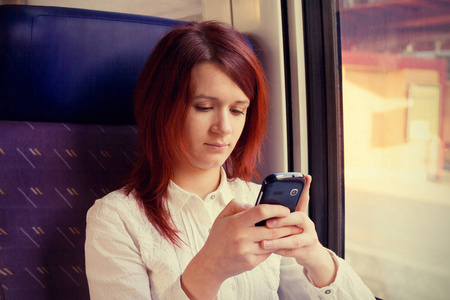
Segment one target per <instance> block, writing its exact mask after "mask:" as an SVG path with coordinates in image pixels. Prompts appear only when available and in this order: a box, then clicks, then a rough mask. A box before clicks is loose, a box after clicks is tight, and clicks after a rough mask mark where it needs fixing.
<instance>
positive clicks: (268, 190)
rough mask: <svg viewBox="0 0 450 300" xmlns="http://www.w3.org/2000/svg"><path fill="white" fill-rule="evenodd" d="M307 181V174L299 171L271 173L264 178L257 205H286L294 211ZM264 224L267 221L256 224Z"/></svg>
mask: <svg viewBox="0 0 450 300" xmlns="http://www.w3.org/2000/svg"><path fill="white" fill-rule="evenodd" d="M305 182H306V181H305V176H304V175H303V174H302V173H298V172H287V173H274V174H271V175H269V176H267V177H266V178H265V179H264V181H263V183H262V186H261V190H260V191H259V195H258V199H257V200H256V204H255V205H259V204H278V205H284V206H286V207H288V208H289V209H290V211H291V212H293V211H295V208H296V207H297V204H298V201H299V200H300V195H301V194H302V191H303V187H304V186H305ZM264 224H265V221H262V222H259V223H258V224H256V225H257V226H260V225H264Z"/></svg>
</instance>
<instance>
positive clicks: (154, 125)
mask: <svg viewBox="0 0 450 300" xmlns="http://www.w3.org/2000/svg"><path fill="white" fill-rule="evenodd" d="M205 61H211V62H215V63H218V64H220V65H222V66H223V67H224V70H225V72H226V73H227V75H228V76H229V77H230V78H231V79H232V80H233V81H234V82H235V83H236V84H237V85H238V86H239V87H240V88H241V90H242V91H243V92H244V93H245V95H246V96H247V97H248V98H249V99H250V107H249V109H248V113H247V119H246V122H245V126H244V129H243V132H242V134H241V137H240V138H239V141H238V143H237V145H236V147H235V149H234V150H233V152H232V153H231V155H230V157H229V158H228V159H227V161H226V162H225V164H224V168H225V171H226V173H227V177H228V178H229V179H235V178H241V179H243V180H245V181H249V180H250V179H251V178H252V176H253V175H254V173H255V165H256V163H257V161H258V159H259V156H260V147H261V143H262V141H263V138H264V136H265V130H266V124H267V113H268V93H267V83H266V79H265V76H264V73H263V71H262V68H261V66H260V64H259V62H258V60H257V58H256V56H255V54H254V53H253V51H252V50H251V49H250V48H249V46H248V45H247V43H246V41H245V40H244V39H243V37H242V35H241V34H240V33H239V32H237V31H235V30H234V29H233V28H231V27H230V26H228V25H225V24H223V23H219V22H215V21H207V22H201V23H187V24H184V25H182V26H180V27H177V28H175V29H174V30H172V31H171V32H169V33H168V34H167V35H166V36H164V37H163V38H162V40H161V41H160V42H159V43H158V45H157V46H156V47H155V49H154V50H153V52H152V54H151V55H150V57H149V59H148V61H147V63H146V65H145V67H144V69H143V71H142V74H141V76H140V78H139V80H138V82H137V85H136V89H135V99H134V101H135V116H136V122H137V125H138V128H139V159H138V162H137V164H136V166H135V168H134V170H133V172H132V174H131V175H130V178H129V180H128V183H127V185H126V191H127V193H128V194H129V193H133V195H134V196H135V197H136V199H137V200H138V202H139V204H140V205H141V206H142V207H143V208H144V210H145V214H146V216H147V218H148V220H149V221H150V222H151V223H152V224H153V226H155V228H156V229H157V230H158V231H159V233H160V234H161V235H162V236H163V237H164V238H166V239H167V240H169V241H171V242H172V243H174V244H176V245H180V242H181V239H180V237H179V236H178V230H177V228H176V226H175V225H174V224H173V220H172V218H171V216H170V212H169V210H168V206H167V188H168V185H169V183H170V180H171V178H172V175H173V166H174V165H176V162H177V161H180V159H184V158H185V157H186V156H185V153H184V151H183V149H184V148H183V145H182V135H183V126H184V122H185V120H186V115H187V110H188V106H189V101H190V98H191V96H192V89H191V72H192V69H193V68H194V66H195V65H197V64H199V63H201V62H205Z"/></svg>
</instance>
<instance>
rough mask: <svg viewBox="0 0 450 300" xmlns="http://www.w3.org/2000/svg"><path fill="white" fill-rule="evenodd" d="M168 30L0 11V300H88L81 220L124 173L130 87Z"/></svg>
mask: <svg viewBox="0 0 450 300" xmlns="http://www.w3.org/2000/svg"><path fill="white" fill-rule="evenodd" d="M179 22H181V21H175V20H168V19H162V18H156V17H148V16H138V15H129V14H120V13H111V12H100V11H91V10H82V9H71V8H57V7H39V6H26V5H2V6H0V283H1V289H0V299H89V292H88V287H87V281H86V276H85V265H84V239H85V215H86V211H87V209H88V208H89V207H90V206H91V205H92V204H93V202H94V201H95V199H97V198H99V197H101V196H103V195H105V194H106V193H108V192H109V191H111V190H113V189H115V188H117V187H119V186H120V184H121V181H122V180H123V179H124V177H125V176H126V174H127V173H128V172H129V171H130V170H131V169H132V167H133V164H134V161H135V160H136V149H137V131H136V128H135V125H134V117H133V109H132V95H133V88H134V85H135V82H136V80H137V78H138V76H139V73H140V71H141V69H142V68H143V66H144V64H145V61H146V59H147V57H148V55H149V54H150V52H151V50H152V49H153V47H154V46H155V44H156V43H157V42H158V41H159V39H160V38H161V37H162V36H163V34H164V33H165V32H167V31H168V30H169V29H170V28H171V27H173V26H175V25H176V24H178V23H179Z"/></svg>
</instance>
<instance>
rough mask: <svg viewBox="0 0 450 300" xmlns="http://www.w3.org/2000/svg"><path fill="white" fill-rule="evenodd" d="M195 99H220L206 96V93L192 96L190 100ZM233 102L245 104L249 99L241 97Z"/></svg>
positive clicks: (248, 103) (248, 102)
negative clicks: (241, 98)
mask: <svg viewBox="0 0 450 300" xmlns="http://www.w3.org/2000/svg"><path fill="white" fill-rule="evenodd" d="M195 99H208V100H213V101H219V100H220V99H219V98H217V97H214V96H208V95H204V94H200V95H197V96H194V97H193V98H192V100H195ZM233 103H234V104H247V105H250V100H247V99H243V100H236V101H235V102H233Z"/></svg>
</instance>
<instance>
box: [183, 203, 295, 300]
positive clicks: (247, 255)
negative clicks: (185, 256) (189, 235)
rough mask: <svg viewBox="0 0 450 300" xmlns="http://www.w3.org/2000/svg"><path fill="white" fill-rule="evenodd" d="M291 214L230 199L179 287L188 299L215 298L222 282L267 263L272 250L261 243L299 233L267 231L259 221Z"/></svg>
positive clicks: (286, 228) (286, 229)
mask: <svg viewBox="0 0 450 300" xmlns="http://www.w3.org/2000/svg"><path fill="white" fill-rule="evenodd" d="M289 214H290V211H289V209H288V208H286V207H283V206H278V205H277V206H275V205H258V206H255V207H252V206H251V205H242V204H241V203H238V202H237V201H235V200H232V201H231V202H230V203H229V204H228V205H227V206H226V207H225V208H224V209H223V211H222V212H221V213H220V214H219V216H218V217H217V219H216V220H215V222H214V224H213V226H212V228H211V231H210V234H209V236H208V239H207V240H206V243H205V245H204V246H203V248H202V249H201V250H200V251H199V253H198V254H197V255H196V256H195V257H194V258H193V259H192V261H191V262H190V263H189V264H188V266H187V267H186V269H185V271H184V272H183V275H182V280H181V284H182V288H183V289H184V291H185V293H186V294H187V295H188V296H189V297H190V298H191V299H198V298H202V299H214V298H215V297H216V295H217V292H218V290H219V288H220V285H221V284H222V282H223V281H224V280H226V279H227V278H229V277H232V276H235V275H238V274H241V273H243V272H245V271H249V270H252V269H253V268H255V267H256V266H258V265H259V264H260V263H261V262H263V261H264V260H266V259H267V258H268V257H269V256H270V254H271V252H272V250H267V249H263V248H262V247H260V244H261V242H262V241H263V240H277V239H279V238H282V237H287V236H291V235H295V234H297V233H299V232H300V231H301V230H302V229H301V228H300V227H298V226H281V227H276V228H266V227H263V226H255V224H256V223H257V222H259V221H262V220H266V219H274V218H277V219H279V220H284V218H286V217H287V216H289Z"/></svg>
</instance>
